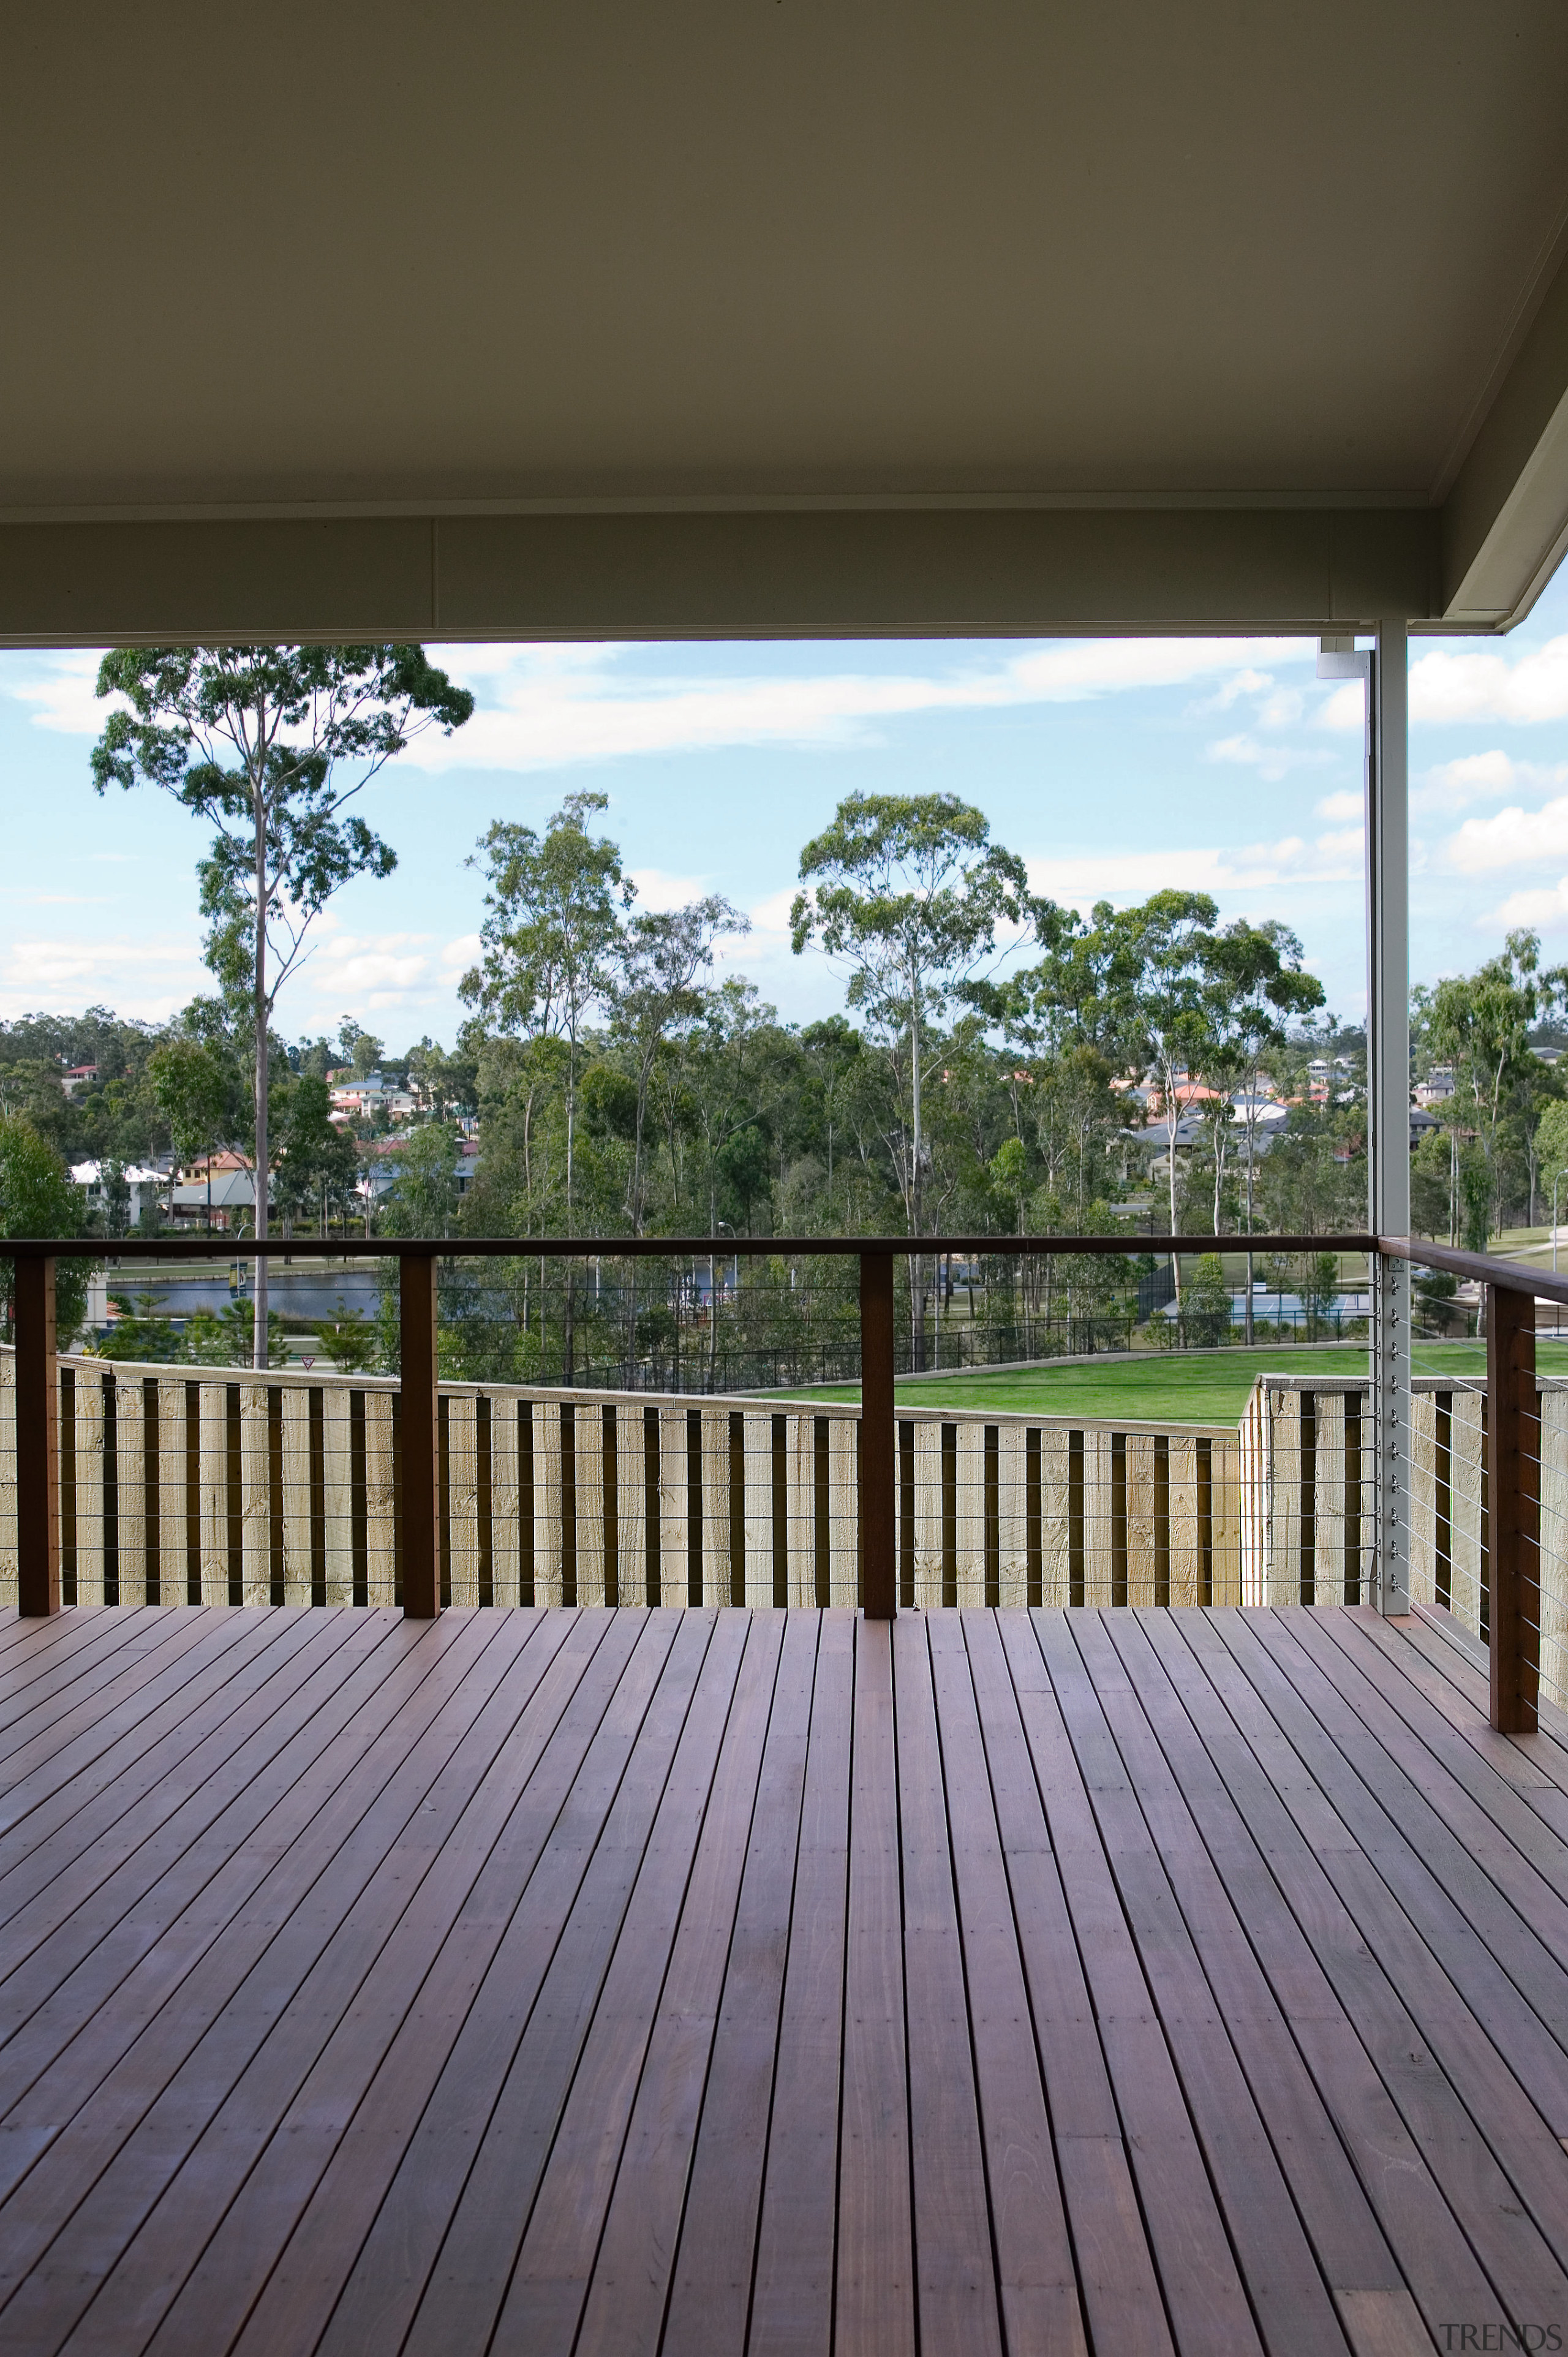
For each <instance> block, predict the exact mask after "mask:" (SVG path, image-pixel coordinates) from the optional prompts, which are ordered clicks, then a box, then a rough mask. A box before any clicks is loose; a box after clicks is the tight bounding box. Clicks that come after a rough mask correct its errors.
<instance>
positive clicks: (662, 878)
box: [630, 867, 714, 916]
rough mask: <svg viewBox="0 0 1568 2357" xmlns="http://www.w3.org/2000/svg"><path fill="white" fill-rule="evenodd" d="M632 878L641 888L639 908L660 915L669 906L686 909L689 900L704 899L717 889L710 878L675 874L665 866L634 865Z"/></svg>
mask: <svg viewBox="0 0 1568 2357" xmlns="http://www.w3.org/2000/svg"><path fill="white" fill-rule="evenodd" d="M630 877H631V881H632V882H633V883H634V884H635V885H636V887H637V903H636V905H637V907H638V908H639V909H648V910H649V911H650V914H653V915H656V916H657V915H662V914H663V912H664V911H665V910H666V909H683V908H685V907H686V905H687V903H688V902H689V901H692V900H701V899H704V898H705V897H706V895H707V894H708V893H709V892H711V891H712V890H713V888H714V887H713V880H712V878H711V877H706V876H671V874H670V873H669V871H668V870H667V869H666V868H663V867H634V868H632V869H631V870H630Z"/></svg>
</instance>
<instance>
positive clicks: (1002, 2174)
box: [899, 1614, 1169, 2352]
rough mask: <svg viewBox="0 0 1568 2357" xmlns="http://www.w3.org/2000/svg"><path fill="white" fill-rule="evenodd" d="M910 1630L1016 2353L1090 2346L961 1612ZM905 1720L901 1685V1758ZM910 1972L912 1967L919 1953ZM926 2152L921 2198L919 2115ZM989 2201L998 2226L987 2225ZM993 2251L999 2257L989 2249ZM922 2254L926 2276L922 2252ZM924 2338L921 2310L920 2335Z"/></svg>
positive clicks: (984, 2191)
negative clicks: (919, 1665)
mask: <svg viewBox="0 0 1568 2357" xmlns="http://www.w3.org/2000/svg"><path fill="white" fill-rule="evenodd" d="M966 1618H967V1616H966ZM914 1626H915V1629H916V1631H917V1633H918V1635H920V1636H922V1637H923V1638H924V1640H925V1641H926V1643H927V1645H928V1646H929V1653H930V1665H931V1666H930V1675H931V1680H932V1694H933V1701H934V1718H933V1721H932V1725H931V1728H930V1732H929V1736H928V1735H926V1733H925V1730H924V1728H923V1727H922V1729H921V1733H922V1739H923V1740H925V1741H928V1742H929V1743H930V1744H931V1746H932V1747H933V1749H934V1747H935V1742H936V1727H937V1726H938V1725H939V1724H940V1759H934V1760H932V1762H931V1764H930V1767H929V1769H928V1770H927V1772H928V1773H930V1774H932V1776H933V1781H934V1782H935V1784H936V1787H937V1789H938V1791H939V1792H941V1793H942V1795H943V1797H944V1802H945V1817H946V1823H945V1824H944V1828H943V1831H944V1846H946V1843H947V1839H948V1837H949V1836H948V1828H949V1827H950V1849H951V1862H950V1885H951V1886H952V1894H953V1895H952V1907H953V1928H954V1932H955V1935H956V1937H957V1940H958V1943H959V1944H960V1947H961V1954H960V1955H959V1956H957V1957H956V1958H955V1959H954V1964H953V1966H952V1968H951V1969H952V1970H953V1971H954V1973H955V1975H956V1982H957V1986H958V1989H959V1993H960V1996H961V2000H963V2001H964V2002H966V2003H967V2008H968V2012H969V2018H970V2024H971V2030H972V2040H973V2046H974V2070H975V2079H976V2083H977V2088H976V2093H977V2098H978V2105H979V2117H980V2126H981V2134H982V2137H983V2154H984V2170H985V2183H984V2184H983V2185H982V2187H981V2195H982V2203H983V2209H982V2220H983V2233H986V2235H987V2238H988V2239H989V2236H990V2235H992V2234H993V2235H994V2238H995V2245H996V2266H995V2272H996V2280H997V2290H998V2294H999V2296H1000V2300H1001V2310H1002V2322H1003V2326H1004V2330H1005V2333H1006V2338H1007V2345H1008V2347H1009V2348H1011V2349H1047V2348H1048V2349H1051V2350H1060V2351H1062V2352H1073V2351H1082V2350H1084V2349H1085V2348H1086V2346H1087V2342H1086V2337H1085V2330H1084V2319H1083V2310H1082V2307H1081V2305H1080V2302H1079V2287H1078V2277H1077V2271H1076V2269H1075V2267H1074V2265H1073V2254H1072V2240H1071V2236H1070V2234H1069V2229H1068V2222H1067V2212H1066V2209H1065V2207H1064V2203H1063V2196H1062V2188H1061V2184H1060V2180H1059V2179H1058V2173H1057V2162H1056V2156H1055V2154H1054V2152H1053V2150H1052V2147H1051V2123H1050V2118H1049V2115H1048V2113H1047V2106H1046V2093H1045V2087H1044V2084H1043V2083H1042V2079H1041V2074H1040V2063H1039V2057H1038V2054H1037V2052H1036V2046H1035V2032H1034V2024H1033V2022H1032V2020H1031V2018H1030V2013H1029V1998H1028V1992H1027V1989H1026V1986H1025V1982H1024V1966H1023V1960H1022V1958H1021V1956H1020V1954H1019V1952H1018V1930H1017V1925H1016V1923H1015V1920H1014V1916H1013V1909H1012V1903H1011V1900H1010V1896H1009V1893H1008V1889H1007V1873H1006V1867H1005V1865H1004V1861H1003V1856H1002V1844H1001V1840H1000V1837H999V1835H998V1834H997V1829H996V1813H995V1809H994V1806H993V1802H992V1796H991V1783H990V1775H989V1770H988V1768H987V1764H986V1757H985V1747H984V1742H983V1738H982V1735H981V1727H980V1717H979V1712H978V1709H977V1707H976V1704H975V1697H974V1685H973V1681H972V1677H971V1674H970V1666H969V1652H968V1647H967V1644H966V1641H965V1618H952V1617H950V1616H947V1615H944V1614H928V1615H926V1616H924V1618H923V1620H920V1621H918V1622H916V1623H915V1624H914ZM900 1668H901V1669H902V1663H901V1664H900ZM921 1717H922V1718H923V1717H924V1713H923V1712H922V1714H921ZM907 1726H908V1713H907V1712H906V1709H905V1705H904V1698H903V1691H902V1687H901V1688H900V1699H899V1727H900V1741H899V1750H900V1757H901V1758H902V1756H903V1753H904V1750H905V1742H904V1730H905V1728H906V1727H907ZM909 1969H910V1971H911V1974H912V1972H913V1964H912V1962H911V1965H910V1968H909ZM966 1989H967V1994H966ZM916 2154H917V2167H916V2198H917V2204H918V2199H919V2188H920V2171H919V2163H918V2154H919V2125H918V2116H917V2119H916ZM987 2210H988V2211H989V2223H988V2224H986V2223H985V2222H984V2220H985V2212H986V2211H987ZM917 2219H918V2210H917ZM917 2233H918V2228H917ZM986 2256H987V2261H988V2262H989V2257H990V2254H989V2249H988V2250H987V2254H986ZM921 2261H922V2272H923V2269H924V2254H923V2253H922V2254H921ZM1148 2272H1149V2271H1148V2270H1147V2268H1146V2267H1145V2268H1144V2270H1143V2273H1144V2276H1148ZM1154 2312H1155V2315H1156V2316H1157V2318H1158V2338H1157V2340H1156V2341H1155V2343H1154V2345H1155V2347H1158V2348H1168V2346H1169V2342H1168V2337H1167V2335H1166V2333H1165V2314H1164V2310H1163V2309H1162V2308H1161V2307H1160V2304H1159V2300H1158V2296H1157V2294H1156V2295H1155V2301H1154ZM925 2335H926V2317H925V2309H924V2307H923V2306H922V2310H921V2338H922V2343H923V2342H924V2340H925ZM1116 2345H1117V2346H1118V2347H1119V2348H1120V2349H1121V2350H1122V2351H1123V2352H1127V2351H1129V2350H1130V2349H1131V2347H1132V2346H1133V2342H1132V2341H1131V2339H1130V2337H1129V2335H1128V2333H1127V2332H1126V2331H1125V2330H1122V2331H1121V2332H1120V2333H1119V2334H1118V2337H1117V2341H1116ZM1144 2345H1147V2343H1146V2342H1145V2343H1144Z"/></svg>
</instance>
